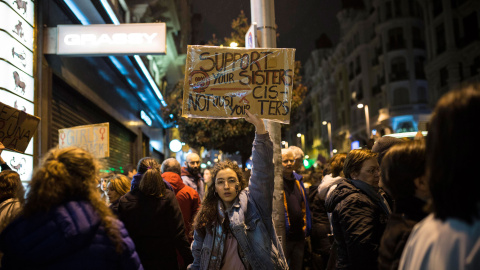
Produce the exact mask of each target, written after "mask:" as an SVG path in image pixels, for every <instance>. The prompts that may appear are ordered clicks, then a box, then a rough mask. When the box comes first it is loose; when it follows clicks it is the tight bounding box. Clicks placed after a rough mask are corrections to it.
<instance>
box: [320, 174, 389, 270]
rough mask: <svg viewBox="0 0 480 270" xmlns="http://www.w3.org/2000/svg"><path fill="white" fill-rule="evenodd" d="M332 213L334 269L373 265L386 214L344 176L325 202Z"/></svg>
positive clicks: (361, 267)
mask: <svg viewBox="0 0 480 270" xmlns="http://www.w3.org/2000/svg"><path fill="white" fill-rule="evenodd" d="M325 207H326V209H327V212H331V213H332V226H333V235H334V238H335V242H336V244H337V256H338V257H337V263H336V267H337V269H377V267H378V266H377V258H378V247H379V245H380V238H381V237H382V234H383V231H384V230H385V224H386V222H387V218H388V217H387V214H386V213H385V212H384V211H383V210H382V208H381V207H380V206H379V205H377V204H376V203H375V202H374V200H373V199H372V198H370V197H369V196H368V195H367V194H366V193H364V192H363V191H361V190H360V189H358V188H356V187H355V186H354V185H353V184H352V182H351V180H349V179H345V180H343V181H342V182H340V183H339V184H338V186H337V188H336V189H335V190H334V191H333V192H332V194H331V195H330V196H329V197H328V198H327V201H326V202H325Z"/></svg>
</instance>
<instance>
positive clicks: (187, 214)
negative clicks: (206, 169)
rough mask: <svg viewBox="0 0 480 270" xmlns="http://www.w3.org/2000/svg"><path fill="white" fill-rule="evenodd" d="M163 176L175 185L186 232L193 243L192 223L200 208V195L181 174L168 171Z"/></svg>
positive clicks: (174, 189) (174, 188)
mask: <svg viewBox="0 0 480 270" xmlns="http://www.w3.org/2000/svg"><path fill="white" fill-rule="evenodd" d="M162 177H163V179H165V181H167V182H168V183H170V185H172V187H173V191H174V192H175V197H177V201H178V204H179V205H180V210H181V211H182V215H183V221H184V223H185V233H186V234H187V238H188V240H189V241H190V243H191V242H192V241H193V235H192V233H191V230H192V223H193V218H194V217H195V215H196V214H197V211H198V209H200V196H199V195H198V192H197V191H196V190H195V189H193V188H191V187H189V186H187V185H185V184H184V183H183V181H182V178H181V177H180V175H178V174H176V173H173V172H166V173H164V174H162Z"/></svg>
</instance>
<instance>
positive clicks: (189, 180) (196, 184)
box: [182, 153, 205, 200]
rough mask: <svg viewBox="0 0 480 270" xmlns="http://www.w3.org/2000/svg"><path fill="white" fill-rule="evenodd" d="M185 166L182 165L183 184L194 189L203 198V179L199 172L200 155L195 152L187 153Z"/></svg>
mask: <svg viewBox="0 0 480 270" xmlns="http://www.w3.org/2000/svg"><path fill="white" fill-rule="evenodd" d="M185 166H186V167H182V180H183V183H185V185H187V186H189V187H191V188H193V189H195V190H196V191H197V192H198V195H200V200H203V197H204V195H205V187H204V180H203V177H202V175H201V174H200V156H198V154H197V153H189V154H188V155H187V160H186V161H185Z"/></svg>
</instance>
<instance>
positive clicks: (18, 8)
mask: <svg viewBox="0 0 480 270" xmlns="http://www.w3.org/2000/svg"><path fill="white" fill-rule="evenodd" d="M5 2H6V3H7V5H8V6H9V8H10V9H11V10H12V11H13V12H15V13H17V14H18V15H19V16H21V17H22V18H23V19H24V20H25V21H27V22H28V23H29V24H30V25H31V26H35V24H34V20H33V18H34V11H35V5H34V1H32V0H11V1H5Z"/></svg>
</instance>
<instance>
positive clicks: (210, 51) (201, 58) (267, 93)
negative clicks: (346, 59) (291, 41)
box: [182, 46, 295, 124]
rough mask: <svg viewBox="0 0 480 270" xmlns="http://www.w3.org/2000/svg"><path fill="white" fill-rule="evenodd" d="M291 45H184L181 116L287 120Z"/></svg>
mask: <svg viewBox="0 0 480 270" xmlns="http://www.w3.org/2000/svg"><path fill="white" fill-rule="evenodd" d="M294 61H295V49H275V48H256V49H245V48H227V47H213V46H188V54H187V66H186V72H185V83H184V88H183V111H182V116H184V117H198V118H239V117H243V116H244V115H245V109H248V110H249V111H250V112H251V113H253V114H255V115H257V116H258V117H259V118H263V119H271V120H273V121H276V122H280V123H285V124H288V123H289V122H290V111H291V109H290V108H291V97H292V88H293V74H294Z"/></svg>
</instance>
